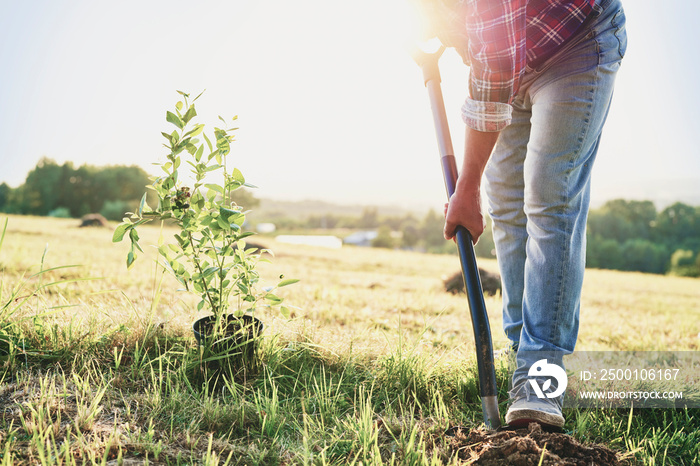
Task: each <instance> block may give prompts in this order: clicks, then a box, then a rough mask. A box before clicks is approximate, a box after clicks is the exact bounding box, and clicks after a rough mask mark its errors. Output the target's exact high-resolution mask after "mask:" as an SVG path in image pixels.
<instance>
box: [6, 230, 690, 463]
mask: <svg viewBox="0 0 700 466" xmlns="http://www.w3.org/2000/svg"><path fill="white" fill-rule="evenodd" d="M4 223H5V222H4V219H3V218H0V229H2V227H3V226H4ZM76 226H77V221H75V220H64V219H45V218H30V217H10V218H9V223H8V226H7V232H6V234H4V235H3V236H4V239H3V240H0V244H1V246H2V247H1V248H0V271H1V273H2V275H1V278H0V306H2V307H0V310H1V312H2V315H1V317H2V319H1V322H2V327H0V400H2V407H3V411H2V417H1V418H0V423H1V424H0V464H47V465H48V464H66V465H70V464H121V463H122V462H123V463H125V464H129V463H128V461H126V460H138V461H140V462H141V463H146V462H148V463H149V464H211V465H214V464H261V465H269V464H272V465H274V464H344V465H345V464H356V465H359V464H364V465H367V464H396V465H405V464H409V465H423V464H425V465H431V464H436V465H437V464H459V462H458V460H457V459H454V458H452V457H451V455H450V451H449V445H448V441H447V440H446V439H445V438H444V436H443V433H444V431H445V430H446V429H447V428H448V427H450V426H453V425H466V426H470V427H477V426H478V425H479V424H480V422H481V405H480V401H479V399H478V396H477V393H478V387H477V385H478V384H477V381H476V377H475V371H476V369H475V364H474V360H473V352H474V350H473V337H472V335H471V324H470V322H469V315H468V312H467V308H466V299H465V298H464V297H463V296H452V295H450V294H447V293H445V292H444V291H443V290H442V283H441V277H442V276H444V275H450V274H451V273H453V272H455V271H456V270H458V268H459V264H458V261H457V259H456V258H455V257H447V256H432V255H424V254H416V253H408V252H398V251H386V250H374V249H355V248H343V249H341V250H318V249H313V248H304V247H293V246H289V245H283V244H276V243H275V242H274V241H273V240H272V239H270V238H258V240H259V242H261V243H264V244H265V245H266V246H269V247H271V248H272V249H273V250H274V251H275V253H276V256H275V257H274V258H273V259H272V263H271V264H265V265H264V266H263V270H262V273H263V276H264V277H266V278H267V280H269V281H270V283H272V282H274V281H275V280H276V279H278V277H279V275H280V274H284V275H285V277H287V278H300V279H301V282H300V283H299V284H297V285H294V286H290V287H286V288H284V289H282V290H280V292H281V293H282V292H283V293H284V294H283V297H284V298H285V300H286V303H287V304H289V305H290V306H291V307H292V309H293V314H294V316H293V318H292V319H291V320H286V319H283V318H281V317H280V316H278V315H273V314H268V313H265V312H262V313H261V315H259V316H258V317H261V318H262V319H263V321H264V322H265V325H266V329H265V332H264V335H263V337H262V339H261V341H260V342H259V349H258V353H259V357H260V359H261V362H262V364H260V366H259V367H258V368H257V369H255V370H252V371H251V372H249V373H246V374H245V375H244V376H243V375H241V374H233V373H230V372H227V371H221V370H220V371H215V370H213V366H212V364H210V363H209V364H208V363H206V362H204V363H203V362H202V355H201V354H200V353H199V350H198V349H197V347H196V345H195V342H194V338H193V337H192V332H191V329H190V325H191V322H193V321H194V320H195V319H196V318H197V317H199V316H200V315H201V314H198V313H197V312H196V306H195V304H196V303H195V300H194V298H193V297H191V296H188V295H185V294H183V293H181V292H178V291H177V286H176V282H175V281H174V280H173V279H171V278H170V277H169V276H167V275H163V273H162V271H161V270H160V269H159V268H157V267H155V266H154V265H153V263H152V262H149V261H147V260H145V261H139V263H138V264H137V265H136V266H135V267H134V269H132V270H131V271H129V272H127V271H126V267H125V263H124V257H125V249H124V247H126V246H125V245H120V244H117V245H113V244H112V243H111V242H110V238H111V231H109V230H104V229H78V228H77V227H76ZM0 231H2V230H0ZM159 234H160V231H159V229H158V228H152V229H146V230H145V232H144V234H143V235H142V236H148V235H150V236H151V238H146V241H144V243H146V242H147V241H148V240H149V239H152V240H153V241H154V242H155V240H156V239H157V237H158V235H159ZM165 234H167V231H166V232H165ZM47 243H48V248H47ZM146 253H147V254H152V252H149V251H146ZM73 265H75V267H73ZM480 265H481V266H483V267H485V268H488V269H491V270H495V269H496V264H495V263H494V262H491V261H480ZM65 266H71V267H65ZM95 278H99V279H95ZM698 283H699V282H698V281H697V280H694V279H687V278H678V277H662V276H652V275H643V274H628V273H620V272H607V271H597V270H591V271H589V272H588V273H587V277H586V282H585V285H584V301H583V308H582V316H581V320H582V323H581V333H580V338H579V346H578V347H577V349H587V350H627V349H664V350H697V349H698V343H699V340H698V333H700V319H699V318H698V317H699V314H700V305H699V304H700V286H698ZM486 303H487V307H488V309H489V315H490V318H491V326H492V330H493V333H494V346H495V347H496V348H502V347H504V346H505V345H506V341H505V337H504V336H503V335H502V332H501V331H500V328H501V320H500V316H499V314H500V298H499V297H489V298H487V300H486ZM506 380H507V371H506V369H505V367H500V366H499V370H498V385H499V387H503V388H502V393H501V396H500V398H499V399H500V400H501V401H502V402H504V403H505V400H506V397H507V395H506V393H505V387H506V385H507V383H506ZM502 411H504V409H502ZM566 429H567V430H568V431H569V432H571V433H572V434H573V435H574V436H575V437H576V438H578V439H579V440H582V441H586V442H598V443H604V444H606V445H608V446H610V447H611V448H614V449H616V450H619V451H620V452H622V454H623V455H625V457H626V458H627V459H628V461H629V462H630V463H634V462H636V463H639V464H656V465H660V464H679V465H680V464H697V463H698V462H700V447H699V446H698V445H700V412H698V411H697V410H683V411H680V410H679V411H673V410H639V411H632V412H630V411H629V410H621V411H616V410H598V411H596V410H581V411H578V412H573V413H571V414H570V415H569V416H568V417H567V424H566ZM132 464H133V463H132Z"/></svg>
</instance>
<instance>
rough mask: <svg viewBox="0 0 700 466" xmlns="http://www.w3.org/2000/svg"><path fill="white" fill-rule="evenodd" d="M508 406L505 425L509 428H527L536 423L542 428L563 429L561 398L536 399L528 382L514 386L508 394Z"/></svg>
mask: <svg viewBox="0 0 700 466" xmlns="http://www.w3.org/2000/svg"><path fill="white" fill-rule="evenodd" d="M508 395H509V397H510V400H511V401H510V406H509V407H508V411H507V412H506V424H508V425H509V426H510V427H515V428H519V427H527V426H528V425H529V424H530V423H531V422H536V423H538V424H540V425H541V426H542V427H553V428H557V429H561V428H562V427H564V416H562V412H561V407H562V398H563V397H561V396H559V397H556V398H538V397H537V395H536V394H535V392H534V390H533V389H532V386H531V385H530V383H529V381H528V380H524V381H523V382H522V383H520V384H518V385H516V386H515V387H514V388H513V389H512V390H511V391H510V392H508Z"/></svg>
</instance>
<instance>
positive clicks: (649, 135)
mask: <svg viewBox="0 0 700 466" xmlns="http://www.w3.org/2000/svg"><path fill="white" fill-rule="evenodd" d="M403 1H404V0H356V1H353V2H340V1H337V0H297V1H288V0H268V1H265V2H261V1H257V2H252V1H244V0H228V1H223V0H222V1H212V0H201V1H198V2H192V1H181V0H149V1H134V0H122V1H119V2H106V1H94V0H92V1H89V0H66V1H56V0H26V1H21V2H18V1H10V0H0V183H1V182H6V183H8V184H9V185H10V186H13V187H16V186H19V185H20V184H22V183H23V182H24V179H25V178H26V175H27V173H28V172H29V171H30V170H31V169H32V168H33V167H34V166H35V165H36V163H37V162H38V161H39V159H41V158H42V157H48V158H51V159H54V160H55V161H57V162H59V163H63V162H66V161H72V162H73V163H74V164H75V165H76V166H78V165H82V164H86V163H87V164H91V165H115V164H120V165H134V164H136V165H140V166H142V167H143V168H144V169H146V170H147V171H148V172H150V173H156V171H155V168H154V167H153V165H152V163H153V162H157V161H159V160H162V159H163V157H164V155H165V153H166V151H165V149H164V148H163V147H162V145H161V144H162V136H161V135H160V132H161V131H166V130H167V131H171V130H172V127H171V126H170V125H169V124H168V123H167V122H166V121H165V113H166V111H167V110H171V109H172V108H173V107H174V105H175V103H176V102H177V100H178V98H179V96H178V94H177V93H176V90H182V91H185V92H189V93H191V94H193V95H196V94H199V93H200V92H201V91H203V90H206V91H205V92H204V95H203V96H202V97H201V98H200V99H199V101H198V102H197V111H198V113H199V115H200V117H201V121H202V122H204V123H208V124H212V125H213V124H216V122H217V117H218V116H219V115H221V116H222V117H224V118H230V117H233V116H234V115H237V116H238V117H239V119H238V122H237V126H239V128H240V129H239V130H238V131H237V141H236V142H235V143H234V146H233V152H232V159H231V160H232V163H233V164H234V165H235V166H236V167H237V168H239V169H240V170H241V171H242V172H243V174H244V175H245V176H246V179H247V181H248V182H250V183H252V184H254V185H256V186H258V189H257V190H255V192H254V194H255V195H256V196H257V197H262V198H272V199H284V200H302V199H320V200H326V201H331V202H339V203H344V204H375V205H394V206H399V207H404V208H409V209H411V208H415V209H422V208H425V207H435V208H440V207H441V206H442V204H443V203H444V200H445V191H444V187H443V182H442V174H441V172H440V164H439V160H438V155H437V144H436V141H435V133H434V130H433V124H432V117H431V114H430V107H429V102H428V97H427V93H426V91H425V88H424V86H423V82H422V77H421V72H420V69H419V68H418V67H417V66H416V65H415V63H414V62H413V61H412V59H411V58H410V56H409V54H408V53H407V51H406V40H407V38H408V25H407V23H408V21H407V18H406V16H405V14H404V8H403V3H402V2H403ZM623 4H624V7H625V10H626V15H627V28H628V35H629V47H628V52H627V56H626V57H625V59H624V61H623V65H622V68H621V70H620V72H619V74H618V79H617V87H616V91H615V97H614V100H613V106H612V109H611V112H610V115H609V119H608V123H607V126H606V128H605V130H604V133H603V140H602V143H601V147H600V151H599V155H598V159H597V162H596V166H595V168H594V175H593V201H594V204H595V203H601V202H603V201H604V200H607V199H611V198H617V197H624V198H628V199H630V198H638V199H655V200H660V201H661V202H667V203H668V202H671V201H673V200H685V201H687V202H692V201H693V200H696V201H697V204H700V157H699V155H700V149H699V148H698V144H697V142H696V140H697V137H696V134H697V132H698V128H700V114H699V113H698V111H697V109H698V108H699V107H700V94H698V93H697V92H696V91H695V87H696V81H697V77H698V72H699V71H700V60H699V59H700V52H699V51H698V49H697V44H698V43H700V40H698V31H697V26H696V25H695V24H694V23H696V22H697V18H698V17H700V2H698V1H697V0H669V1H668V2H664V4H663V5H664V6H663V8H660V7H659V3H658V2H652V1H651V0H627V1H625V0H623ZM440 66H441V72H442V77H443V92H444V94H445V101H446V107H447V112H448V115H449V119H450V126H451V129H452V137H453V139H454V142H455V148H456V149H457V152H458V154H457V156H458V158H460V157H461V155H460V154H459V152H460V151H459V148H460V147H461V141H462V138H463V128H464V125H463V123H462V122H461V119H460V116H459V108H460V107H461V104H462V102H463V101H464V98H465V97H466V93H467V76H468V68H466V67H465V66H464V65H463V64H462V63H461V60H460V59H459V57H457V55H456V54H455V53H453V52H447V53H446V54H445V55H444V56H443V58H442V59H441V62H440Z"/></svg>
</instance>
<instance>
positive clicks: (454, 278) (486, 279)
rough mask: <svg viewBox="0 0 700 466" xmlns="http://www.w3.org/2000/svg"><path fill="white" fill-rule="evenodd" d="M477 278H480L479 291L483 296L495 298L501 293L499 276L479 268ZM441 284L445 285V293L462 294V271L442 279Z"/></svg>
mask: <svg viewBox="0 0 700 466" xmlns="http://www.w3.org/2000/svg"><path fill="white" fill-rule="evenodd" d="M479 277H480V278H481V289H482V290H483V291H484V294H485V295H488V296H495V295H496V293H500V292H501V276H500V275H498V274H497V273H491V272H489V271H488V270H484V269H482V268H479ZM442 283H443V284H444V285H445V291H448V292H450V293H452V294H458V293H464V279H463V278H462V271H461V270H460V271H458V272H455V273H454V274H452V275H451V276H450V277H447V278H443V280H442Z"/></svg>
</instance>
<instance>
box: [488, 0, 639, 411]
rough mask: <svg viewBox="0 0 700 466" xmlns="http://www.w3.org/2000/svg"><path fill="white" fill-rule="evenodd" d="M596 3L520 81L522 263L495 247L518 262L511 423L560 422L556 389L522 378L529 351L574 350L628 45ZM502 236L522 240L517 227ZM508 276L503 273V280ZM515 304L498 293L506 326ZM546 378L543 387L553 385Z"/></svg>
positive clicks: (530, 360)
mask: <svg viewBox="0 0 700 466" xmlns="http://www.w3.org/2000/svg"><path fill="white" fill-rule="evenodd" d="M597 8H598V9H599V10H600V11H602V13H601V14H600V16H599V17H598V19H597V20H596V21H595V22H594V23H593V25H592V26H591V30H590V33H588V34H585V35H582V36H581V37H580V40H578V41H576V42H575V45H574V46H573V47H572V48H569V49H567V50H565V51H562V52H561V53H560V54H559V56H556V57H553V58H552V59H550V60H549V61H548V62H547V63H546V64H545V66H544V68H543V69H542V70H540V71H534V72H530V73H528V75H527V77H526V79H525V80H524V81H523V85H522V87H523V90H524V92H526V95H525V96H524V97H522V102H523V105H524V110H527V109H529V110H530V112H531V116H530V120H529V122H530V126H531V127H530V131H529V138H528V140H527V150H526V154H525V157H524V162H523V163H522V181H521V180H520V178H513V180H514V181H513V183H515V184H516V185H520V183H522V184H523V188H522V192H523V207H522V211H523V213H524V216H525V225H526V226H525V229H526V235H525V237H526V240H525V248H524V257H525V259H524V264H523V262H522V261H523V253H522V252H521V251H520V250H517V251H516V252H514V253H513V256H512V257H511V256H509V255H507V254H508V252H512V250H510V249H508V248H503V247H501V248H499V249H497V252H499V253H500V254H501V255H499V257H498V259H499V262H512V263H513V264H515V265H514V266H513V267H516V268H517V269H518V270H519V269H520V267H523V277H524V278H523V284H522V289H523V292H522V328H521V331H520V337H519V339H518V345H519V346H518V353H517V369H516V370H515V373H514V375H513V387H514V389H513V392H512V393H511V401H512V404H511V407H510V408H509V411H508V413H507V415H506V422H509V423H515V422H519V421H525V422H527V421H528V420H539V421H541V422H544V423H549V424H553V425H563V423H564V419H563V417H562V416H561V402H562V397H561V396H558V397H555V398H552V399H550V398H546V399H539V396H538V397H537V398H534V394H533V393H532V392H531V391H530V389H531V387H532V385H531V384H530V383H526V382H527V379H528V371H529V370H530V368H531V367H533V365H534V363H535V362H536V361H539V360H541V359H543V358H547V360H548V362H549V363H555V364H558V365H562V364H561V363H562V357H563V355H564V354H568V353H570V352H572V351H573V349H574V345H575V343H576V338H577V334H578V314H579V307H580V297H581V286H582V283H583V271H584V267H585V234H586V218H587V214H588V206H589V197H590V194H589V193H590V175H591V168H592V164H593V161H594V159H595V155H596V152H597V149H598V143H599V140H600V135H601V132H602V128H603V124H604V122H605V119H606V116H607V113H608V108H609V104H610V99H611V97H612V90H613V83H614V78H615V74H616V72H617V69H618V68H619V65H620V60H621V58H622V54H623V53H624V49H625V45H626V41H625V39H624V37H625V36H624V15H623V14H622V10H621V7H620V5H619V2H618V0H603V1H602V2H601V4H600V5H599V6H597ZM587 32H588V31H587ZM495 155H499V153H498V152H497V153H496V154H495ZM494 162H495V163H496V162H498V159H495V160H494ZM516 167H517V168H518V169H519V168H520V165H517V166H516ZM501 169H503V165H502V164H501ZM494 170H496V167H495V166H494V167H490V168H489V171H488V172H487V174H488V175H489V184H490V187H489V195H493V196H494V198H493V199H492V201H491V203H492V211H493V212H494V214H495V216H496V217H499V215H500V216H501V217H503V214H502V213H499V209H500V208H499V207H497V204H498V203H499V202H503V199H504V194H503V193H499V192H500V191H501V189H500V188H499V187H498V186H496V185H494V183H492V182H491V180H492V179H493V175H492V173H493V172H494ZM510 170H511V168H510V167H509V168H508V169H507V171H510ZM505 197H507V196H505ZM518 222H519V223H518V224H520V222H522V220H520V219H519V221H518ZM494 223H499V224H500V225H501V226H499V227H497V228H498V230H499V231H498V232H497V233H496V238H497V239H498V235H499V234H501V233H508V231H506V230H505V229H504V228H503V227H502V225H503V222H502V221H500V222H497V221H496V220H494ZM510 241H512V242H514V243H517V244H519V245H520V244H522V241H523V240H522V236H521V234H520V232H519V230H518V236H516V237H515V240H513V239H512V238H511V239H510ZM503 242H504V241H503V239H501V243H503ZM507 242H508V241H506V243H507ZM521 264H523V265H521ZM510 267H511V266H510V265H506V266H505V267H504V268H503V269H504V270H508V269H509V268H510ZM509 282H510V279H509V278H507V277H506V278H504V288H505V287H508V286H509ZM516 292H519V290H518V289H517V288H516ZM506 293H511V292H510V291H507V292H506ZM516 307H517V306H516V303H514V302H513V303H511V302H510V298H509V299H508V300H507V301H506V304H505V309H504V310H505V311H506V312H505V314H506V316H505V317H504V321H505V324H506V326H508V325H509V323H511V322H509V319H511V317H510V314H509V313H512V312H511V310H512V309H516ZM516 318H517V316H516ZM512 320H513V321H514V320H515V319H512ZM509 336H510V337H511V339H513V338H512V336H511V335H509ZM544 380H545V379H543V380H542V383H541V384H540V386H543V383H544ZM547 380H549V379H547ZM553 382H554V383H553V384H552V385H551V388H550V390H549V392H550V393H551V392H552V391H554V390H555V389H556V388H557V383H556V381H553ZM533 398H534V402H533V401H532V399H533ZM533 413H534V414H533ZM543 413H544V414H543ZM540 414H542V415H541V416H540Z"/></svg>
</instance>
